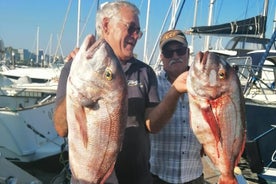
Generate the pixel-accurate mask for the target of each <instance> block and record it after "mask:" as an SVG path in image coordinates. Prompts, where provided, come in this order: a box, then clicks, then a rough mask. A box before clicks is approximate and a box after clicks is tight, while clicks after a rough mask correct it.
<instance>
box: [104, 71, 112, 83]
mask: <svg viewBox="0 0 276 184" xmlns="http://www.w3.org/2000/svg"><path fill="white" fill-rule="evenodd" d="M104 75H105V78H106V79H107V80H109V81H110V80H112V77H113V76H112V71H111V69H110V68H107V69H106V70H105V73H104Z"/></svg>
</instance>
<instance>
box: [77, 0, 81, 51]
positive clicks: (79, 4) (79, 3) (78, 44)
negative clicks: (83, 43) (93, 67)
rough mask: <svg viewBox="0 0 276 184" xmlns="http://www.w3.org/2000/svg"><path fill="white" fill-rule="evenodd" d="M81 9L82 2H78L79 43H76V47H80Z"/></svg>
mask: <svg viewBox="0 0 276 184" xmlns="http://www.w3.org/2000/svg"><path fill="white" fill-rule="evenodd" d="M80 7H81V0H78V22H77V43H76V47H79V46H80Z"/></svg>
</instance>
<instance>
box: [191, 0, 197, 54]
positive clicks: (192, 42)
mask: <svg viewBox="0 0 276 184" xmlns="http://www.w3.org/2000/svg"><path fill="white" fill-rule="evenodd" d="M198 1H199V0H195V10H194V21H193V27H195V26H196V22H197V7H198ZM194 41H195V36H194V35H193V34H192V40H191V46H192V49H193V50H192V52H191V54H193V52H194Z"/></svg>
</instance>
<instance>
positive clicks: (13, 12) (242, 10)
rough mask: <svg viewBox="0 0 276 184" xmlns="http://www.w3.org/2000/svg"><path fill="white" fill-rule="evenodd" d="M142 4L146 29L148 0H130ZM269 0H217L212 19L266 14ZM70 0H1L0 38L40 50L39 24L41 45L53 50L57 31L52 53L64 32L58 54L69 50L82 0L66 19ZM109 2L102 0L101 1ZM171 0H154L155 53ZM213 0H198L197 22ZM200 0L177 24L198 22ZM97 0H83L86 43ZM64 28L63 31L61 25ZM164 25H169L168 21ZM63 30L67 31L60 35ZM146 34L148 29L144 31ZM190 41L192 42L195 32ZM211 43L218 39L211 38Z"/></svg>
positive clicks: (151, 34)
mask: <svg viewBox="0 0 276 184" xmlns="http://www.w3.org/2000/svg"><path fill="white" fill-rule="evenodd" d="M130 1H131V2H132V3H134V4H136V5H137V7H139V8H140V11H141V15H140V24H141V28H142V30H145V26H146V12H147V5H148V1H147V0H130ZM263 1H264V0H216V1H215V4H214V10H213V20H212V22H213V24H222V23H226V22H229V21H235V20H241V19H244V18H249V17H253V16H256V15H259V14H262V13H263V4H264V2H263ZM69 2H70V0H0V8H1V16H0V39H2V40H3V41H4V45H5V47H8V46H12V47H14V48H27V49H29V50H31V51H34V52H35V49H36V34H37V28H38V27H39V48H40V49H43V50H46V49H47V48H48V52H49V49H50V47H49V41H50V37H51V35H52V53H53V54H54V53H55V52H56V50H57V40H58V37H60V36H61V35H62V41H61V49H58V53H61V50H62V53H63V54H64V55H67V54H68V53H69V52H70V50H72V49H73V48H74V47H75V45H76V30H77V4H78V3H77V0H73V1H72V4H71V8H70V10H69V14H68V17H67V21H66V23H65V24H64V22H65V15H66V12H67V9H68V5H69ZM102 2H105V1H100V3H102ZM170 3H171V0H151V4H150V7H151V8H150V16H149V27H148V36H147V38H148V39H147V42H146V43H147V53H148V55H150V53H151V52H152V49H153V46H154V44H155V43H156V40H157V39H158V38H157V37H158V35H159V32H160V29H161V26H162V24H163V22H164V19H165V16H166V14H167V11H168V8H169V5H170ZM209 3H210V0H199V4H198V19H197V25H198V26H205V25H207V22H208V18H207V17H208V11H209ZM194 6H195V0H186V1H185V4H184V7H183V10H182V13H181V16H180V19H179V22H178V24H177V26H176V28H177V29H181V30H188V29H189V28H190V27H192V26H193V17H194ZM275 11H276V2H275V0H270V3H269V9H268V22H267V25H268V26H267V32H266V37H268V38H270V36H271V34H272V30H273V19H274V15H275ZM95 12H96V3H95V0H81V23H80V30H82V29H83V27H84V25H86V26H85V29H84V31H83V33H82V35H81V37H80V42H82V40H83V38H84V36H85V35H87V34H89V33H92V34H94V33H95V26H94V24H95ZM63 25H64V30H63V33H62V28H63ZM165 25H166V26H165V27H164V30H166V29H168V24H165ZM61 33H62V34H61ZM144 35H145V34H144ZM187 37H188V41H190V38H191V37H190V36H187ZM144 38H145V37H143V38H142V39H141V40H139V42H138V44H137V46H136V49H135V53H137V54H138V58H139V59H143V53H144V42H145V39H144ZM211 40H212V42H215V40H214V39H213V38H212V39H211ZM203 41H204V39H203V37H198V36H197V37H196V38H195V43H196V44H195V50H201V49H203V48H202V47H203Z"/></svg>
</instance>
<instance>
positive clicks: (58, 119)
mask: <svg viewBox="0 0 276 184" xmlns="http://www.w3.org/2000/svg"><path fill="white" fill-rule="evenodd" d="M53 120H54V125H55V129H56V131H57V133H58V135H59V136H61V137H66V136H67V134H68V125H67V119H66V98H64V99H62V100H61V102H60V103H59V104H58V105H57V106H56V109H55V111H54V115H53Z"/></svg>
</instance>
